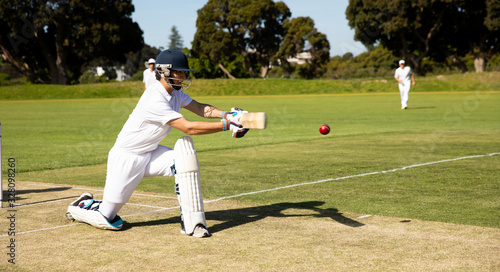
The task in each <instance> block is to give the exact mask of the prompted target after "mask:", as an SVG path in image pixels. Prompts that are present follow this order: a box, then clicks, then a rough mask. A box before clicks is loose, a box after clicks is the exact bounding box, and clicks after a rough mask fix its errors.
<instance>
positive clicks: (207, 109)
mask: <svg viewBox="0 0 500 272" xmlns="http://www.w3.org/2000/svg"><path fill="white" fill-rule="evenodd" d="M184 108H185V109H187V110H189V111H191V112H193V113H195V114H196V115H198V116H201V117H205V118H224V116H222V114H224V111H222V110H219V109H218V108H216V107H214V106H211V105H208V104H203V103H199V102H198V101H196V100H193V101H191V103H189V104H188V105H187V106H186V107H184Z"/></svg>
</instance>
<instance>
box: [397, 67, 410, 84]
mask: <svg viewBox="0 0 500 272" xmlns="http://www.w3.org/2000/svg"><path fill="white" fill-rule="evenodd" d="M412 74H413V72H412V71H411V69H410V66H405V68H403V69H401V67H399V68H398V69H396V72H395V73H394V78H397V79H399V80H402V81H403V83H405V82H407V81H410V76H411V75H412Z"/></svg>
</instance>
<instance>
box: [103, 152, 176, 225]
mask: <svg viewBox="0 0 500 272" xmlns="http://www.w3.org/2000/svg"><path fill="white" fill-rule="evenodd" d="M173 164H174V151H173V150H172V149H171V148H168V147H166V146H162V145H159V146H158V147H157V148H156V149H155V150H154V151H151V152H147V153H144V154H134V153H130V152H127V151H125V150H122V149H120V148H116V147H113V148H112V149H111V150H110V151H109V155H108V167H107V174H106V185H105V187H104V196H103V202H102V203H101V206H100V207H99V210H100V211H101V212H102V213H103V215H104V216H106V217H108V216H110V217H108V218H113V217H114V216H115V215H116V213H118V210H119V209H120V208H121V207H122V206H123V204H125V203H127V202H128V200H129V199H130V197H131V196H132V193H133V192H134V190H135V189H136V188H137V185H139V183H140V182H141V180H142V178H143V177H153V176H165V177H173V176H174V174H173V173H172V170H171V169H170V167H171V166H172V165H173ZM113 203H115V204H116V205H114V206H113V205H112V204H113ZM105 213H107V214H105Z"/></svg>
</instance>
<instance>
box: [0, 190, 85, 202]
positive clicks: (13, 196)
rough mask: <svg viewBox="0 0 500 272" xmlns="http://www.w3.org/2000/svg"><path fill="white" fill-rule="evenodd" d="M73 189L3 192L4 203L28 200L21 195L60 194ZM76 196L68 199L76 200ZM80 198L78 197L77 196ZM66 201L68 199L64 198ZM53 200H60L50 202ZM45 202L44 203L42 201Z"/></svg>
mask: <svg viewBox="0 0 500 272" xmlns="http://www.w3.org/2000/svg"><path fill="white" fill-rule="evenodd" d="M71 188H72V187H54V188H43V189H32V190H15V191H14V192H13V193H12V192H9V191H8V190H4V191H2V193H3V195H2V200H3V201H4V202H8V201H9V199H10V200H11V201H12V199H14V200H15V202H17V201H19V200H26V199H27V198H24V197H21V195H25V194H38V193H51V192H60V191H66V190H69V189H71ZM74 197H75V196H71V197H67V198H74ZM76 197H78V196H76ZM62 199H66V198H62ZM52 200H59V199H50V200H49V201H52ZM42 202H43V201H42Z"/></svg>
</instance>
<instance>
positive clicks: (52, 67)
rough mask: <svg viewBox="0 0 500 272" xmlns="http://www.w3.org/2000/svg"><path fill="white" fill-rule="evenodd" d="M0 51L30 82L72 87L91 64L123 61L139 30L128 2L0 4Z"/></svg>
mask: <svg viewBox="0 0 500 272" xmlns="http://www.w3.org/2000/svg"><path fill="white" fill-rule="evenodd" d="M0 6H1V7H2V8H1V9H0V52H1V55H2V58H3V59H4V60H5V61H6V62H9V63H10V64H11V65H12V66H13V67H15V68H16V69H17V70H18V71H19V72H21V73H22V74H23V75H25V76H26V77H27V78H28V80H30V81H31V82H38V83H52V84H67V83H68V82H75V81H76V80H77V79H78V77H79V76H80V74H81V72H82V71H81V68H82V67H83V66H85V64H87V63H89V62H90V61H92V60H95V59H100V58H102V59H106V60H108V61H118V62H125V60H126V57H125V54H126V53H128V52H130V51H136V50H140V49H141V48H142V45H143V39H142V30H141V29H140V28H139V26H138V25H137V23H135V22H133V21H132V19H131V17H130V15H131V14H132V12H133V11H134V6H133V5H132V2H131V0H110V1H100V0H86V1H84V0H57V1H56V0H51V1H49V0H33V1H21V0H0Z"/></svg>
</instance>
